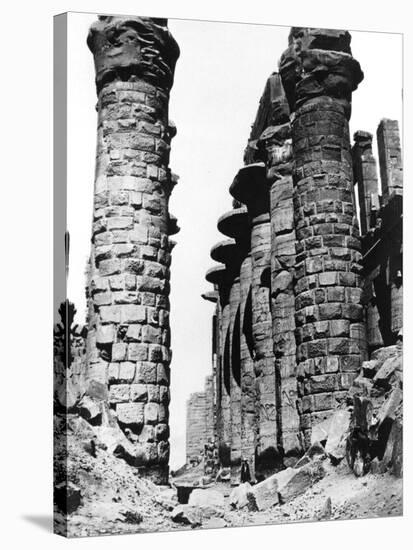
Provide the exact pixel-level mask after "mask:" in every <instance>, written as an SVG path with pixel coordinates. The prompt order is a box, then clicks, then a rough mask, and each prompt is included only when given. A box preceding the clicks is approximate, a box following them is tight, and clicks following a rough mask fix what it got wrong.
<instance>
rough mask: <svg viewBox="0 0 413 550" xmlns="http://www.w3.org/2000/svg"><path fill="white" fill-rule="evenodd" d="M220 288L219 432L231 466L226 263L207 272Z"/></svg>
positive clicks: (224, 458)
mask: <svg viewBox="0 0 413 550" xmlns="http://www.w3.org/2000/svg"><path fill="white" fill-rule="evenodd" d="M205 278H206V280H207V281H208V282H209V283H212V284H213V285H214V287H215V288H217V290H218V294H219V298H218V303H217V313H218V331H217V332H218V334H219V337H218V345H219V350H218V354H217V355H218V356H217V373H216V434H217V443H218V454H219V461H220V464H221V466H223V467H225V468H228V467H230V464H231V384H230V372H229V352H230V336H229V323H230V304H229V292H230V288H231V282H232V281H231V278H230V277H229V275H228V273H227V270H226V267H225V266H224V265H219V264H218V265H216V266H214V267H212V268H210V269H209V270H208V271H207V273H206V276H205Z"/></svg>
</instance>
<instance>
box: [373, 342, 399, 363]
mask: <svg viewBox="0 0 413 550" xmlns="http://www.w3.org/2000/svg"><path fill="white" fill-rule="evenodd" d="M399 353H400V348H399V346H397V345H394V346H386V347H384V348H379V349H376V350H375V351H373V352H372V354H371V360H373V361H379V362H380V363H384V361H386V359H389V357H394V356H395V355H397V354H399Z"/></svg>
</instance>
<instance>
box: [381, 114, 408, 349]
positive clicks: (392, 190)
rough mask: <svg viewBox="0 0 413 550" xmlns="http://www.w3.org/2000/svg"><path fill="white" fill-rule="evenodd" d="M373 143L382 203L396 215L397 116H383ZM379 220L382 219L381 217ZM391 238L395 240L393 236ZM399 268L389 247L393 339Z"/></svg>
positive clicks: (399, 316) (399, 172) (399, 312)
mask: <svg viewBox="0 0 413 550" xmlns="http://www.w3.org/2000/svg"><path fill="white" fill-rule="evenodd" d="M377 145H378V149H379V163H380V177H381V187H382V196H383V202H384V205H387V204H389V203H390V202H391V203H392V205H391V206H390V204H389V208H391V210H392V211H393V212H394V215H395V216H396V215H397V213H398V209H397V204H396V201H395V200H394V196H395V195H403V163H402V152H401V146H400V135H399V124H398V122H397V120H389V119H387V118H385V119H383V120H381V121H380V124H379V126H378V128H377ZM400 200H401V199H400ZM383 221H384V222H385V220H383ZM386 225H387V224H386ZM395 242H397V239H396V240H395ZM402 269H403V266H402V256H401V251H400V249H399V248H397V250H392V251H391V253H390V259H389V273H388V277H389V285H390V301H391V312H390V315H391V318H390V330H391V332H392V335H393V339H396V338H397V334H398V332H399V331H400V329H401V328H402V325H403V285H402V279H403V276H402Z"/></svg>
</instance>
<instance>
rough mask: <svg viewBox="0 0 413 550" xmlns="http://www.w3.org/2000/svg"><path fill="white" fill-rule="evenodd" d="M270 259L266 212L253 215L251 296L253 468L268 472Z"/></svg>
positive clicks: (271, 440) (272, 387)
mask: <svg viewBox="0 0 413 550" xmlns="http://www.w3.org/2000/svg"><path fill="white" fill-rule="evenodd" d="M270 262H271V224H270V216H269V213H265V214H261V215H260V216H258V217H256V218H253V220H252V224H251V267H252V278H251V298H252V336H253V341H254V352H255V355H254V370H255V375H256V391H257V401H258V423H259V426H258V453H257V463H256V468H257V470H260V471H262V472H265V473H268V472H269V471H271V470H273V469H274V468H275V467H276V462H277V458H278V448H277V403H276V377H275V366H274V353H273V342H272V320H271V310H270V295H269V294H270V291H269V288H268V286H267V285H265V284H264V283H263V281H262V276H263V273H264V270H266V269H268V268H269V266H270Z"/></svg>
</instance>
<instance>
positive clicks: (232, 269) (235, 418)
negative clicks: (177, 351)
mask: <svg viewBox="0 0 413 550" xmlns="http://www.w3.org/2000/svg"><path fill="white" fill-rule="evenodd" d="M240 252H241V251H240V247H239V244H238V243H237V242H236V241H235V240H234V239H227V240H225V241H222V242H220V243H218V244H217V245H215V246H214V247H213V248H212V250H211V257H212V259H213V260H216V261H217V262H221V263H223V264H225V266H226V271H227V275H228V281H229V285H230V288H229V299H228V300H229V324H228V335H227V339H228V340H227V344H226V345H227V346H229V349H226V351H225V354H226V357H225V356H224V380H225V382H226V384H227V385H229V388H230V392H229V393H230V422H231V453H230V454H231V483H232V484H233V485H237V484H238V483H239V480H240V467H241V384H240V321H239V318H240V313H239V308H240V278H239V266H240V261H241V259H240V258H241V255H240Z"/></svg>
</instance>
